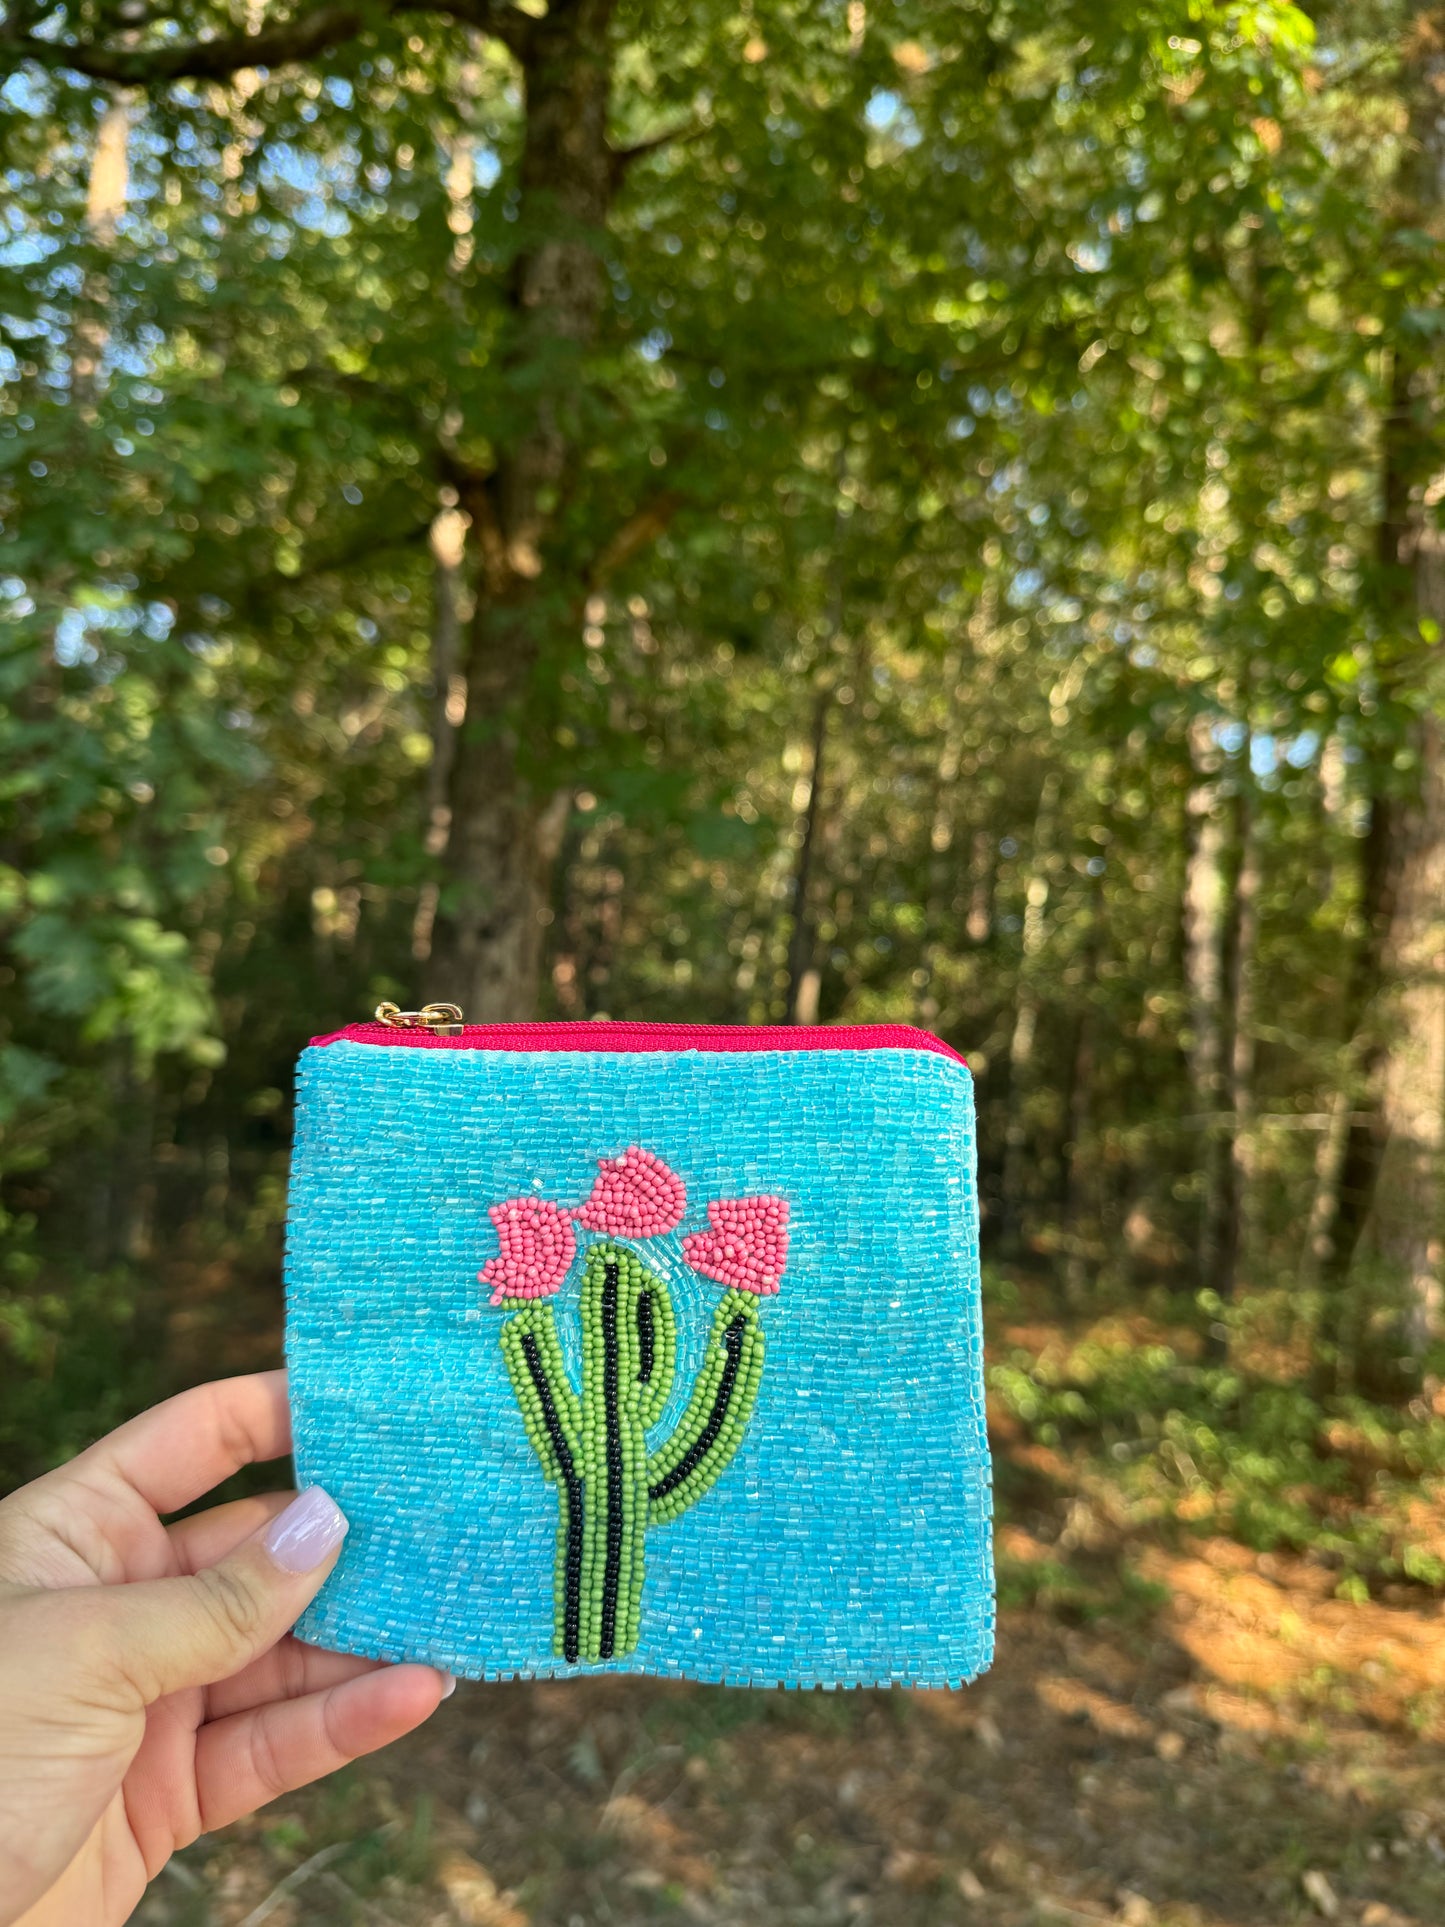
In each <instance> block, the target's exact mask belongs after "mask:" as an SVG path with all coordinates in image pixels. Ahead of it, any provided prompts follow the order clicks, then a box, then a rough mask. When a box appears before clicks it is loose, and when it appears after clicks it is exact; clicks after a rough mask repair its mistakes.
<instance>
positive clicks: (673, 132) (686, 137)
mask: <svg viewBox="0 0 1445 1927" xmlns="http://www.w3.org/2000/svg"><path fill="white" fill-rule="evenodd" d="M707 131H708V126H707V123H706V121H685V122H683V124H682V125H681V126H680V127H665V128H664V129H663V131H662V132H661V133H660V134H650V135H649V136H648V138H647V139H646V140H645V141H634V142H633V143H632V145H631V146H630V147H614V148H613V149H612V180H613V184H614V185H615V184H616V183H617V182H618V181H620V180H621V179H622V176H623V175H624V174H625V173H626V172H627V170H628V168H629V167H631V165H632V163H633V162H634V161H640V160H645V159H646V157H647V156H648V155H649V154H655V153H657V151H658V149H659V148H662V147H671V146H672V145H673V144H674V142H677V143H680V144H686V143H687V142H688V141H695V140H699V139H701V137H702V136H703V135H704V134H705V133H707Z"/></svg>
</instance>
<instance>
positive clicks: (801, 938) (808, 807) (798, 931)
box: [786, 689, 832, 1024]
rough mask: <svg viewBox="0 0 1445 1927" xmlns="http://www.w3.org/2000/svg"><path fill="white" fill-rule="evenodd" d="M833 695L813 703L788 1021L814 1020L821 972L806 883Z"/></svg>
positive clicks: (824, 692) (826, 693)
mask: <svg viewBox="0 0 1445 1927" xmlns="http://www.w3.org/2000/svg"><path fill="white" fill-rule="evenodd" d="M831 708H832V696H831V693H830V692H829V691H828V690H827V689H820V690H819V691H818V694H817V697H816V699H815V701H814V704H813V735H812V745H811V748H812V760H811V762H810V765H809V770H808V800H807V802H806V804H805V805H804V808H803V826H802V831H801V835H800V838H799V842H798V860H797V863H796V864H795V865H794V868H793V905H792V908H793V928H792V931H791V934H790V935H789V938H788V993H787V1003H786V1008H787V1021H788V1022H789V1023H790V1024H816V1023H817V1021H818V993H819V990H820V989H821V979H820V974H819V971H818V969H817V966H816V963H815V961H814V947H815V946H814V937H813V916H812V905H811V902H810V898H809V888H808V886H809V884H810V883H811V881H812V875H813V854H814V850H815V848H816V845H817V840H818V813H819V810H820V808H821V806H822V795H823V759H824V754H825V752H826V750H827V747H828V712H829V710H830V709H831Z"/></svg>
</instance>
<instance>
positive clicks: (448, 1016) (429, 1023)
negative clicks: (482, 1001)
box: [376, 1004, 462, 1037]
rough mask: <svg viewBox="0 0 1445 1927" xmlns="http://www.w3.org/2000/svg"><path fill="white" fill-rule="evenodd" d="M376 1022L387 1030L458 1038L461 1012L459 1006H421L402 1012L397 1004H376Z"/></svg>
mask: <svg viewBox="0 0 1445 1927" xmlns="http://www.w3.org/2000/svg"><path fill="white" fill-rule="evenodd" d="M376 1021H377V1023H379V1024H385V1025H386V1027H387V1029H388V1030H429V1031H430V1032H431V1034H432V1036H433V1037H460V1036H461V1034H462V1012H461V1006H460V1005H459V1004H423V1005H422V1007H421V1009H420V1010H402V1009H401V1008H400V1006H399V1005H397V1004H378V1005H377V1007H376Z"/></svg>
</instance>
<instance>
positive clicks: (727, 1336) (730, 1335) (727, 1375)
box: [647, 1312, 748, 1500]
mask: <svg viewBox="0 0 1445 1927" xmlns="http://www.w3.org/2000/svg"><path fill="white" fill-rule="evenodd" d="M747 1322H748V1321H747V1319H746V1318H745V1317H744V1315H743V1314H742V1313H741V1312H739V1313H738V1315H737V1317H736V1318H735V1319H734V1320H733V1321H732V1323H731V1324H730V1325H729V1326H728V1328H727V1330H726V1331H725V1332H724V1333H723V1344H724V1345H725V1346H726V1348H727V1363H726V1364H725V1365H724V1366H723V1370H722V1377H721V1378H720V1379H719V1380H718V1388H717V1397H716V1398H715V1399H714V1400H713V1402H712V1410H711V1411H710V1412H709V1413H708V1415H707V1424H706V1425H704V1427H703V1428H702V1430H701V1431H700V1432H699V1433H698V1435H697V1437H696V1438H695V1439H694V1440H693V1442H692V1444H691V1445H690V1446H689V1447H688V1448H687V1450H686V1452H684V1453H683V1455H682V1457H681V1458H680V1459H679V1460H678V1462H677V1464H676V1465H675V1466H674V1467H673V1468H672V1470H671V1471H670V1472H669V1473H667V1474H666V1475H665V1476H664V1477H663V1478H661V1479H659V1480H658V1482H657V1484H656V1485H650V1486H649V1487H648V1488H647V1496H648V1498H649V1499H652V1500H657V1499H665V1498H666V1497H667V1495H668V1493H669V1492H676V1490H677V1488H678V1487H679V1486H680V1485H681V1484H682V1483H683V1481H684V1479H687V1478H688V1477H690V1476H691V1474H692V1473H693V1472H694V1471H695V1470H696V1469H697V1467H698V1466H699V1465H700V1464H701V1463H702V1461H703V1459H704V1458H705V1457H706V1456H707V1453H708V1451H709V1450H710V1448H711V1446H712V1444H713V1441H714V1440H715V1439H716V1438H717V1435H718V1433H719V1432H720V1431H721V1430H722V1425H723V1420H724V1418H726V1416H727V1409H728V1406H729V1405H730V1404H731V1403H732V1396H733V1387H734V1386H735V1385H736V1384H737V1378H738V1367H739V1365H740V1363H741V1362H742V1355H743V1331H744V1328H745V1327H746V1325H747Z"/></svg>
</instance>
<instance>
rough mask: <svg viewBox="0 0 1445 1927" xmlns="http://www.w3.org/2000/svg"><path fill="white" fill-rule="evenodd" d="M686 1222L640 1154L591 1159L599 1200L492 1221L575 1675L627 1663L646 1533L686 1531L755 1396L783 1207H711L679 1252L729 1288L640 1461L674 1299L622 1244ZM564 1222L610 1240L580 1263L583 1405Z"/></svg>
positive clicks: (495, 1213)
mask: <svg viewBox="0 0 1445 1927" xmlns="http://www.w3.org/2000/svg"><path fill="white" fill-rule="evenodd" d="M686 1207H687V1193H686V1190H685V1188H684V1186H683V1183H682V1180H681V1179H680V1178H679V1177H677V1175H676V1174H675V1173H674V1172H672V1171H670V1170H669V1169H668V1167H667V1166H666V1165H665V1164H664V1163H663V1162H662V1160H661V1159H660V1158H657V1157H655V1156H653V1154H652V1153H651V1152H647V1151H643V1150H642V1149H640V1147H638V1146H637V1145H632V1146H630V1147H629V1148H628V1149H627V1150H626V1151H624V1152H623V1154H622V1156H621V1157H620V1158H612V1159H603V1160H602V1161H601V1163H600V1166H599V1173H598V1178H597V1182H596V1184H595V1185H594V1187H593V1190H592V1194H591V1196H590V1197H589V1198H588V1199H587V1201H586V1202H585V1203H584V1204H582V1205H579V1206H578V1207H576V1208H575V1209H573V1210H565V1209H563V1208H560V1207H558V1206H556V1205H553V1204H549V1203H546V1202H544V1201H542V1200H538V1199H515V1200H512V1201H510V1202H509V1203H507V1204H502V1205H494V1206H493V1207H492V1209H491V1212H490V1214H489V1215H490V1217H491V1219H492V1223H493V1225H494V1226H495V1227H496V1230H497V1236H498V1242H499V1245H500V1247H501V1250H500V1254H499V1256H498V1257H496V1258H494V1259H492V1260H490V1261H489V1263H488V1264H487V1265H486V1266H484V1267H483V1269H482V1272H481V1274H480V1276H481V1278H482V1281H483V1283H485V1284H490V1285H492V1286H493V1287H494V1290H493V1293H492V1302H493V1304H500V1305H502V1306H504V1307H506V1308H507V1309H508V1310H509V1311H510V1312H511V1316H510V1317H509V1318H508V1319H507V1320H506V1322H505V1323H504V1324H503V1326H502V1330H501V1346H502V1355H503V1357H504V1359H505V1360H506V1365H507V1371H508V1374H509V1376H510V1378H511V1381H512V1389H513V1392H514V1393H515V1395H516V1399H517V1405H518V1408H519V1409H520V1411H521V1415H522V1422H523V1424H524V1425H525V1427H526V1431H527V1437H528V1439H529V1440H530V1442H531V1446H532V1449H533V1451H534V1452H535V1453H536V1455H537V1459H538V1462H539V1463H540V1465H541V1468H542V1475H543V1477H544V1478H545V1479H546V1480H547V1482H548V1484H549V1485H553V1486H555V1487H556V1489H557V1557H556V1568H555V1577H554V1607H555V1614H554V1621H555V1624H554V1639H553V1645H554V1650H555V1651H556V1653H557V1655H558V1657H559V1658H562V1659H565V1660H568V1661H577V1660H592V1661H597V1660H608V1659H617V1658H621V1657H622V1656H623V1655H625V1654H627V1653H630V1652H631V1651H632V1650H633V1649H634V1648H635V1646H636V1645H637V1639H638V1634H639V1632H640V1630H641V1620H642V1586H643V1575H644V1566H645V1551H646V1538H647V1531H648V1528H649V1526H659V1525H666V1524H667V1523H668V1522H669V1521H670V1520H673V1519H676V1518H679V1517H680V1516H681V1515H682V1514H683V1513H684V1512H686V1511H687V1510H688V1509H689V1507H691V1506H694V1505H696V1504H697V1502H698V1500H699V1499H701V1498H702V1497H703V1495H704V1494H705V1493H707V1492H708V1491H709V1490H710V1489H711V1488H712V1486H713V1485H715V1484H716V1483H717V1481H718V1479H720V1478H721V1477H722V1475H723V1473H724V1472H725V1471H726V1470H727V1468H728V1466H729V1464H730V1463H731V1462H732V1459H733V1457H734V1455H735V1454H736V1452H737V1449H738V1447H739V1445H740V1444H741V1443H742V1438H743V1434H744V1432H745V1431H746V1429H747V1423H748V1419H749V1417H750V1416H751V1414H752V1409H753V1406H754V1403H755V1402H756V1400H757V1396H758V1387H759V1385H760V1384H761V1382H762V1375H763V1333H762V1329H761V1326H760V1325H759V1322H758V1307H759V1301H760V1299H761V1298H762V1297H763V1296H766V1295H770V1294H772V1293H773V1292H776V1291H777V1290H778V1288H779V1282H780V1280H781V1276H782V1271H783V1267H784V1264H785V1262H786V1257H787V1219H788V1206H787V1201H786V1200H785V1199H782V1198H734V1199H725V1200H719V1201H716V1202H714V1203H713V1204H712V1205H710V1206H709V1207H708V1218H709V1224H710V1227H711V1228H710V1229H709V1230H708V1231H706V1232H697V1233H692V1234H690V1235H689V1237H687V1238H686V1239H684V1241H683V1250H684V1253H685V1255H686V1258H687V1262H688V1264H689V1265H691V1266H692V1268H693V1269H694V1270H696V1271H697V1272H699V1273H700V1274H701V1275H703V1276H705V1277H708V1278H711V1279H713V1280H714V1281H716V1282H718V1283H721V1284H723V1285H725V1286H726V1287H727V1288H726V1289H725V1290H724V1292H723V1296H722V1299H721V1302H720V1303H719V1304H718V1307H717V1309H716V1311H715V1312H714V1314H713V1321H712V1331H711V1334H710V1337H709V1341H708V1346H707V1351H706V1353H705V1355H704V1357H703V1361H702V1364H701V1366H700V1367H699V1369H698V1373H697V1377H696V1380H695V1381H694V1383H693V1387H692V1391H691V1394H690V1395H689V1398H688V1401H687V1405H686V1408H685V1409H684V1411H683V1413H682V1416H681V1417H680V1418H679V1420H678V1421H677V1424H676V1425H675V1427H674V1428H673V1430H672V1432H671V1434H670V1435H669V1436H668V1437H667V1438H666V1439H664V1440H662V1441H661V1442H660V1443H658V1444H656V1445H651V1446H650V1445H649V1442H648V1433H649V1432H651V1431H653V1430H654V1429H655V1428H656V1426H657V1425H658V1423H659V1421H660V1420H661V1418H662V1414H663V1410H664V1408H665V1407H666V1405H667V1402H668V1399H669V1397H670V1396H671V1393H672V1389H673V1381H674V1377H675V1374H676V1366H677V1327H676V1322H675V1320H674V1317H673V1309H672V1299H671V1297H670V1296H669V1293H668V1290H667V1286H666V1284H665V1283H664V1282H663V1280H662V1279H661V1278H660V1277H659V1276H658V1274H657V1273H656V1271H654V1270H652V1269H650V1268H649V1266H648V1265H647V1264H646V1263H645V1262H644V1259H643V1257H642V1255H641V1254H640V1253H639V1252H638V1251H636V1250H635V1249H633V1247H632V1246H631V1245H630V1244H628V1243H624V1242H623V1241H622V1239H623V1236H624V1235H628V1236H630V1237H632V1238H642V1239H645V1238H648V1237H656V1236H659V1235H661V1234H663V1233H666V1232H669V1231H671V1230H673V1229H674V1228H675V1227H676V1226H677V1225H678V1224H679V1223H680V1222H681V1219H682V1216H683V1213H684V1211H685V1210H686ZM573 1224H577V1225H581V1226H582V1227H583V1228H584V1229H586V1230H590V1231H594V1232H601V1233H602V1234H603V1239H602V1242H600V1243H597V1244H593V1245H591V1246H589V1247H588V1248H587V1250H586V1251H585V1252H584V1254H583V1261H582V1277H581V1304H580V1308H579V1314H580V1319H581V1335H582V1385H581V1390H580V1392H579V1391H578V1390H577V1389H575V1388H574V1386H573V1384H572V1381H571V1378H570V1377H569V1375H568V1371H567V1366H566V1361H565V1359H564V1356H563V1351H562V1345H561V1341H560V1339H559V1337H558V1334H557V1326H556V1320H555V1316H554V1313H553V1308H552V1305H551V1303H550V1299H551V1298H552V1296H553V1295H554V1294H555V1293H556V1292H557V1291H558V1290H559V1289H560V1288H561V1286H562V1285H563V1283H564V1282H565V1280H566V1278H567V1275H568V1272H569V1271H570V1269H571V1266H572V1261H573V1258H574V1256H575V1251H576V1245H575V1240H574V1238H573V1237H572V1235H571V1227H572V1225H573ZM564 1227H565V1229H564Z"/></svg>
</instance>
